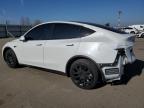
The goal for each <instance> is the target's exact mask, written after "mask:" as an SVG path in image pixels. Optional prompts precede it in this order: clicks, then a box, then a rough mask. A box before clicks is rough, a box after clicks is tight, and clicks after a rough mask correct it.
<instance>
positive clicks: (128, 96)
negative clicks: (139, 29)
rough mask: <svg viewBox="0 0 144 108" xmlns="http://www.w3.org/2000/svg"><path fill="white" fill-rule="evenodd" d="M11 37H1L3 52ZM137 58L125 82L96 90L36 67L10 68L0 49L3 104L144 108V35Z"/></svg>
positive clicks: (16, 107) (14, 107)
mask: <svg viewBox="0 0 144 108" xmlns="http://www.w3.org/2000/svg"><path fill="white" fill-rule="evenodd" d="M8 40H10V39H0V52H1V48H2V46H3V44H4V43H6V42H7V41H8ZM134 51H135V54H136V57H137V61H136V62H135V63H134V64H132V65H129V66H127V67H126V69H125V72H126V74H125V76H124V77H123V80H122V82H121V83H119V84H116V85H113V86H111V84H107V85H103V86H101V87H99V88H97V89H93V90H82V89H79V88H78V87H76V86H75V85H74V84H73V83H72V81H71V79H70V78H68V77H66V76H63V75H58V74H54V73H51V72H48V70H42V69H37V68H33V67H21V68H18V69H11V68H9V67H8V66H7V65H6V64H5V63H4V61H3V59H2V57H1V53H0V108H144V39H137V40H136V44H135V47H134Z"/></svg>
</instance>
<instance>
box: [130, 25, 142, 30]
mask: <svg viewBox="0 0 144 108" xmlns="http://www.w3.org/2000/svg"><path fill="white" fill-rule="evenodd" d="M129 27H131V28H135V29H137V30H138V31H139V32H142V31H144V25H138V24H137V25H131V26H129Z"/></svg>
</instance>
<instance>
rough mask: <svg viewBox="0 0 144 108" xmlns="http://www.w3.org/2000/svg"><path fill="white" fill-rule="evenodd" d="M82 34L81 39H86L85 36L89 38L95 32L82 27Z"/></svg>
mask: <svg viewBox="0 0 144 108" xmlns="http://www.w3.org/2000/svg"><path fill="white" fill-rule="evenodd" d="M80 32H81V37H84V36H88V35H91V34H93V33H94V32H95V31H94V30H91V29H89V28H85V27H81V30H80Z"/></svg>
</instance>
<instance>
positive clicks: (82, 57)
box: [65, 55, 104, 79]
mask: <svg viewBox="0 0 144 108" xmlns="http://www.w3.org/2000/svg"><path fill="white" fill-rule="evenodd" d="M78 59H87V60H90V61H92V62H93V63H94V64H95V65H96V66H97V68H98V69H99V74H100V76H101V77H102V79H103V77H104V75H103V73H102V70H101V68H100V66H99V65H98V64H97V63H96V62H95V61H94V60H93V59H92V58H90V57H87V56H84V55H76V56H74V57H71V58H70V59H69V60H68V62H67V64H66V68H65V72H66V74H67V76H68V77H70V67H71V65H72V63H73V62H74V61H76V60H78Z"/></svg>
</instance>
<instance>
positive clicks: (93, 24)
mask: <svg viewBox="0 0 144 108" xmlns="http://www.w3.org/2000/svg"><path fill="white" fill-rule="evenodd" d="M79 23H83V24H88V25H92V26H95V27H99V28H102V29H106V30H109V31H112V32H115V33H120V34H127V33H126V32H124V31H121V30H118V29H115V28H112V27H108V26H104V25H100V24H95V23H89V22H79Z"/></svg>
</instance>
